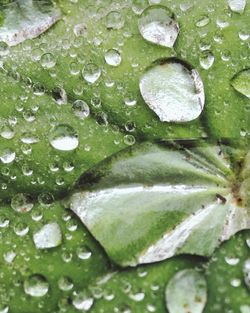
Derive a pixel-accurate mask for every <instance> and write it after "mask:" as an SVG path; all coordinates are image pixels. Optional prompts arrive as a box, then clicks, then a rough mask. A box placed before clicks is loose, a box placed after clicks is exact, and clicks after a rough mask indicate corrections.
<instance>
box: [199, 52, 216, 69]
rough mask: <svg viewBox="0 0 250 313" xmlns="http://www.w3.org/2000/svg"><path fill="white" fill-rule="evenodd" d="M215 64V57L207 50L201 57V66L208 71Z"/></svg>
mask: <svg viewBox="0 0 250 313" xmlns="http://www.w3.org/2000/svg"><path fill="white" fill-rule="evenodd" d="M213 64H214V55H213V53H212V52H211V51H209V50H205V51H203V52H202V53H201V55H200V65H201V67H202V68H204V69H205V70H208V69H209V68H210V67H211V66H212V65H213Z"/></svg>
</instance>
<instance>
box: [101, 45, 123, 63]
mask: <svg viewBox="0 0 250 313" xmlns="http://www.w3.org/2000/svg"><path fill="white" fill-rule="evenodd" d="M104 58H105V61H106V63H107V64H108V65H111V66H118V65H120V64H121V61H122V58H121V55H120V53H119V51H117V50H115V49H110V50H108V51H107V52H106V53H105V56H104Z"/></svg>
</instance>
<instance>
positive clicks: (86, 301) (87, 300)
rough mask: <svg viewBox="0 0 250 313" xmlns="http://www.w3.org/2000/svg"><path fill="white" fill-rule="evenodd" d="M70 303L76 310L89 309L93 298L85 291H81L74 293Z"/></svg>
mask: <svg viewBox="0 0 250 313" xmlns="http://www.w3.org/2000/svg"><path fill="white" fill-rule="evenodd" d="M72 303H73V305H74V307H75V308H76V309H77V310H81V311H89V310H90V309H91V307H92V305H93V303H94V298H93V297H92V296H91V295H90V294H88V293H87V292H86V291H82V292H79V293H77V294H76V295H75V297H74V299H73V302H72Z"/></svg>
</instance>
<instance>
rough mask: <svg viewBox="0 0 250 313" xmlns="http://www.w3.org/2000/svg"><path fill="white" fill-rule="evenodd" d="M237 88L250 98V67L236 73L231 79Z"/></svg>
mask: <svg viewBox="0 0 250 313" xmlns="http://www.w3.org/2000/svg"><path fill="white" fill-rule="evenodd" d="M231 85H232V86H233V87H234V89H235V90H237V91H238V92H240V93H241V94H243V95H244V96H246V97H248V98H249V99H250V69H246V70H243V71H241V72H239V73H238V74H236V75H235V76H234V77H233V79H232V80H231Z"/></svg>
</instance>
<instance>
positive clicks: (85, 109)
mask: <svg viewBox="0 0 250 313" xmlns="http://www.w3.org/2000/svg"><path fill="white" fill-rule="evenodd" d="M72 110H73V112H74V114H75V116H77V117H79V118H80V119H82V120H83V119H85V118H86V117H88V116H89V114H90V109H89V106H88V104H87V103H86V102H85V101H83V100H76V101H75V102H74V103H73V105H72Z"/></svg>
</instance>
